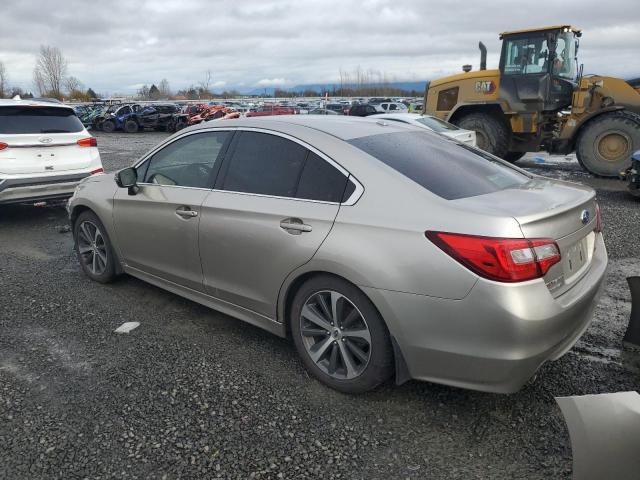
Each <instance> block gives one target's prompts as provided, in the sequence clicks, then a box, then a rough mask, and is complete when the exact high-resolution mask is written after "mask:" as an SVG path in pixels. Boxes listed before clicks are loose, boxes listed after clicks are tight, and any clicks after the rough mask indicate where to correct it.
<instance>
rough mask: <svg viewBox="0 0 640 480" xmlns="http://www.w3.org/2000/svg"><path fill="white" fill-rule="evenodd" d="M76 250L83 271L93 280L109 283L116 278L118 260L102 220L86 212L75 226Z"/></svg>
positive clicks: (77, 220) (80, 216) (79, 216)
mask: <svg viewBox="0 0 640 480" xmlns="http://www.w3.org/2000/svg"><path fill="white" fill-rule="evenodd" d="M73 237H74V240H75V250H76V253H77V255H78V261H79V262H80V267H81V268H82V271H83V272H84V273H85V274H86V275H87V276H88V277H89V278H90V279H91V280H94V281H96V282H100V283H108V282H110V281H112V280H113V279H114V278H115V277H116V268H115V267H116V260H115V255H114V254H113V248H112V246H111V240H110V239H109V236H108V235H107V231H106V229H105V228H104V225H103V224H102V222H101V221H100V219H99V218H98V217H97V216H96V214H95V213H93V212H91V211H84V212H82V213H81V214H80V215H78V218H77V219H76V221H75V222H74V224H73Z"/></svg>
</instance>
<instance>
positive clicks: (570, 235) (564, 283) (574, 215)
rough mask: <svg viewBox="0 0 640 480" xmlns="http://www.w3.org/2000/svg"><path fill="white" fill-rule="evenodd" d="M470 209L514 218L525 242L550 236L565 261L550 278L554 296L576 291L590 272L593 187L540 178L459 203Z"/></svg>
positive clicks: (550, 270) (593, 221)
mask: <svg viewBox="0 0 640 480" xmlns="http://www.w3.org/2000/svg"><path fill="white" fill-rule="evenodd" d="M455 203H456V204H458V205H460V206H464V208H465V210H467V211H476V212H478V213H486V214H491V215H496V214H499V215H500V214H503V215H505V216H511V217H513V218H514V219H515V220H516V221H517V222H518V223H519V224H520V229H521V230H522V234H523V236H524V237H525V238H528V239H534V238H550V239H553V240H555V241H556V243H557V244H558V247H559V248H560V254H561V258H562V259H561V261H560V263H558V264H556V265H554V266H552V267H551V268H550V269H549V271H548V272H547V274H546V275H545V277H544V280H545V283H546V284H547V287H548V288H549V291H550V292H551V293H552V295H553V296H554V297H558V296H560V295H562V294H563V293H564V292H566V291H567V290H569V289H570V288H571V287H573V286H574V285H575V284H576V283H577V282H578V281H579V280H580V279H581V278H582V277H583V276H584V275H585V274H586V273H587V271H588V270H589V267H590V265H591V260H592V258H593V252H594V248H595V243H596V242H595V232H594V230H595V228H596V217H597V213H596V209H597V206H596V200H595V191H594V190H592V189H591V188H589V187H585V186H582V185H577V184H569V183H565V182H559V181H555V180H547V179H542V178H534V179H532V180H531V181H530V182H528V183H527V184H525V185H522V186H521V187H520V188H517V189H512V188H511V189H506V190H500V191H497V192H493V193H490V194H486V195H479V196H475V197H469V198H464V199H459V200H455Z"/></svg>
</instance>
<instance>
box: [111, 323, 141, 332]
mask: <svg viewBox="0 0 640 480" xmlns="http://www.w3.org/2000/svg"><path fill="white" fill-rule="evenodd" d="M139 326H140V322H124V323H123V324H122V325H120V326H119V327H118V328H116V330H115V332H116V333H129V332H130V331H131V330H133V329H134V328H138V327H139Z"/></svg>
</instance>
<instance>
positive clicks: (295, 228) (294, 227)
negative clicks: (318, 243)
mask: <svg viewBox="0 0 640 480" xmlns="http://www.w3.org/2000/svg"><path fill="white" fill-rule="evenodd" d="M280 228H281V229H283V230H284V231H285V232H287V233H290V234H291V235H300V234H301V233H305V232H310V231H312V230H313V228H312V227H311V225H307V224H306V223H304V222H303V221H302V220H301V219H299V218H285V219H284V220H282V221H281V222H280Z"/></svg>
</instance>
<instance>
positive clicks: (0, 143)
mask: <svg viewBox="0 0 640 480" xmlns="http://www.w3.org/2000/svg"><path fill="white" fill-rule="evenodd" d="M5 148H9V145H7V144H6V143H4V142H0V150H4V149H5Z"/></svg>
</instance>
